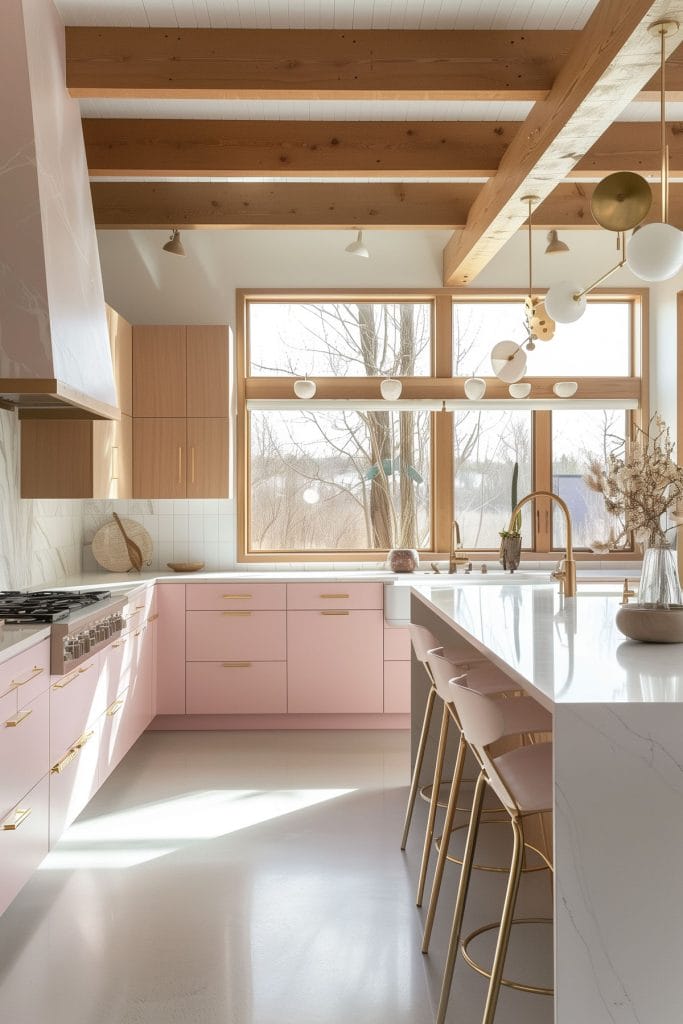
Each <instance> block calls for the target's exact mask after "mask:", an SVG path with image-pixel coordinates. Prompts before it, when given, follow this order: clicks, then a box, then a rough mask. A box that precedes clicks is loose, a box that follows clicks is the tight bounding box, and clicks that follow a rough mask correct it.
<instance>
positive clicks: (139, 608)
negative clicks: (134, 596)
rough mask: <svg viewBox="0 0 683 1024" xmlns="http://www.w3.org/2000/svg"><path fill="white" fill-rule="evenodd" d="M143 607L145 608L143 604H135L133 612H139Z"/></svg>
mask: <svg viewBox="0 0 683 1024" xmlns="http://www.w3.org/2000/svg"><path fill="white" fill-rule="evenodd" d="M144 607H145V606H144V604H136V605H135V611H136V612H140V611H142V609H143V608H144Z"/></svg>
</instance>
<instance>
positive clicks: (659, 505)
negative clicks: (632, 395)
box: [584, 413, 683, 547]
mask: <svg viewBox="0 0 683 1024" xmlns="http://www.w3.org/2000/svg"><path fill="white" fill-rule="evenodd" d="M673 450H674V444H673V441H672V440H671V435H670V433H669V428H668V427H667V425H666V423H665V422H664V420H663V419H662V418H661V416H660V415H659V414H658V413H655V415H654V416H653V417H652V419H651V420H650V422H649V423H648V425H647V429H643V428H641V427H635V428H634V431H633V438H632V439H631V440H630V441H626V442H625V443H622V444H621V445H620V446H619V447H618V448H617V449H615V451H613V452H612V453H611V454H610V455H609V456H608V458H607V466H604V465H603V464H602V463H601V462H600V461H599V460H597V459H593V460H591V462H590V463H589V466H588V472H587V474H586V476H585V478H584V479H585V481H586V483H587V485H588V487H590V489H591V490H592V491H596V492H597V493H598V494H602V496H603V498H604V499H605V507H606V509H607V511H608V512H609V513H610V514H611V515H613V516H614V517H615V518H617V519H618V520H620V522H621V523H622V524H623V529H622V531H621V533H620V534H619V536H618V537H617V538H616V542H617V543H618V542H619V541H620V540H623V539H624V538H626V537H628V535H629V534H630V533H632V534H633V536H634V537H635V539H636V540H637V541H638V542H639V543H641V544H645V545H646V546H647V547H661V546H662V545H665V544H666V542H667V541H666V534H667V532H668V530H667V529H665V528H664V527H663V526H662V518H663V516H664V515H665V513H667V512H673V511H675V509H676V505H677V504H678V502H679V500H680V499H681V498H683V468H682V467H681V466H678V465H676V463H675V462H674V460H673V458H672V455H673ZM671 529H673V527H671Z"/></svg>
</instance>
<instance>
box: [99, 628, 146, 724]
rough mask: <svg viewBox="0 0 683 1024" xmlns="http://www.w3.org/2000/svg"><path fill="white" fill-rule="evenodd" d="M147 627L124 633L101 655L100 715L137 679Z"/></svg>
mask: <svg viewBox="0 0 683 1024" xmlns="http://www.w3.org/2000/svg"><path fill="white" fill-rule="evenodd" d="M145 629H146V626H144V625H142V626H138V627H137V628H135V629H130V630H128V631H127V632H126V633H123V634H122V635H121V636H120V637H119V638H118V639H117V640H114V641H113V642H112V643H111V644H110V645H109V647H106V648H105V649H104V651H102V654H101V655H100V659H101V667H100V686H101V687H102V690H103V698H102V701H103V703H102V704H101V705H100V708H99V711H100V714H101V713H102V712H103V711H104V709H105V708H106V707H109V705H110V704H111V702H112V701H113V700H114V699H115V698H116V696H117V694H119V693H123V691H124V690H127V689H128V687H129V686H130V684H131V682H132V681H133V679H134V678H135V675H136V673H137V669H138V661H139V659H140V652H141V647H142V644H141V640H142V636H143V632H144V630H145Z"/></svg>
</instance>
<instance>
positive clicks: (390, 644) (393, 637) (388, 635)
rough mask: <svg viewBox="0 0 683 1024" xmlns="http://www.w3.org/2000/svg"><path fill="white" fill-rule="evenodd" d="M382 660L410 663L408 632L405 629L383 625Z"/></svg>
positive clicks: (403, 627)
mask: <svg viewBox="0 0 683 1024" xmlns="http://www.w3.org/2000/svg"><path fill="white" fill-rule="evenodd" d="M384 660H385V661H410V630H409V629H408V628H407V627H405V626H386V625H385V627H384Z"/></svg>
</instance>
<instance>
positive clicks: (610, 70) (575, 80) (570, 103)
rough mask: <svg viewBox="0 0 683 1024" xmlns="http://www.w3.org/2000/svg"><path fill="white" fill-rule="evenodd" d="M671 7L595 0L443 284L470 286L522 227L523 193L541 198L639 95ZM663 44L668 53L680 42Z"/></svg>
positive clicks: (458, 245) (451, 256)
mask: <svg viewBox="0 0 683 1024" xmlns="http://www.w3.org/2000/svg"><path fill="white" fill-rule="evenodd" d="M669 9H670V0H655V2H654V3H653V2H652V0H600V2H599V3H598V6H597V7H596V8H595V10H594V12H593V14H592V15H591V17H590V18H589V19H588V22H587V23H586V25H585V27H584V29H583V31H582V32H581V33H580V34H579V36H578V38H577V41H576V44H575V46H574V47H573V49H572V51H571V53H570V54H569V56H568V58H567V60H566V62H565V63H564V64H563V66H562V69H561V70H560V72H559V74H558V76H557V78H556V79H555V83H554V85H553V87H552V89H551V90H550V93H549V94H548V98H547V99H546V100H542V101H540V102H538V103H536V104H535V105H534V107H533V108H532V110H531V113H530V114H529V116H528V117H527V119H526V121H525V122H524V123H523V125H522V126H521V128H520V130H519V132H518V133H517V135H516V136H515V137H514V139H513V140H512V142H511V143H510V145H509V146H508V148H507V150H506V152H505V155H504V157H503V159H502V160H501V162H500V167H499V169H498V173H497V174H496V176H495V177H494V178H490V179H489V180H488V181H487V182H486V184H485V185H484V186H483V188H482V190H481V192H480V193H479V195H478V196H477V199H476V200H475V202H474V203H473V205H472V209H471V210H470V214H469V217H468V219H467V225H466V227H465V230H464V231H463V232H462V233H461V234H460V235H458V236H453V238H452V239H451V240H450V242H449V243H448V245H447V246H446V248H445V250H444V263H443V279H444V284H448V285H456V284H458V285H464V284H469V283H470V282H472V281H473V280H474V279H475V278H476V276H477V274H479V273H480V271H481V270H483V268H484V267H485V266H486V265H487V264H488V263H489V262H490V260H491V259H492V258H493V257H494V256H495V255H496V253H498V252H499V251H500V249H501V248H502V247H503V246H504V245H505V243H506V241H507V240H508V239H509V238H510V237H511V236H512V235H513V234H514V232H515V231H516V230H517V229H518V228H519V226H520V225H521V224H522V223H523V222H524V220H525V217H526V209H525V207H526V204H525V203H524V202H523V196H525V195H527V194H532V195H537V196H539V197H540V198H541V199H545V198H546V196H548V195H549V194H550V193H551V192H552V190H553V189H554V188H555V186H556V185H557V184H558V183H559V182H561V181H563V180H564V179H565V178H566V177H567V175H568V174H569V173H570V171H571V170H572V168H574V167H575V165H576V164H577V163H578V161H579V160H580V159H581V155H582V154H583V153H585V152H586V149H587V147H589V146H591V145H593V144H594V143H595V142H596V141H597V139H599V138H600V136H601V135H602V134H603V133H604V132H605V131H606V129H607V128H608V126H609V125H610V124H611V122H612V121H613V120H614V118H615V117H616V115H617V114H618V113H619V112H620V111H621V110H623V109H624V107H626V106H627V105H628V103H629V102H630V101H631V100H632V99H633V97H634V96H636V95H637V93H638V91H639V90H640V89H641V88H642V86H643V85H644V84H645V83H646V82H647V80H648V79H649V78H650V77H651V76H652V73H653V71H654V70H655V69H656V68H657V66H658V64H659V53H660V40H659V38H658V37H654V36H653V35H651V34H650V33H649V32H648V26H649V25H650V24H651V23H652V22H653V21H656V20H658V19H659V18H663V17H664V16H665V15H666V14H667V12H668V10H669ZM667 43H668V47H667V49H668V52H671V50H672V49H674V48H675V46H676V45H677V43H678V39H677V38H676V37H673V39H669V40H667Z"/></svg>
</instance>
